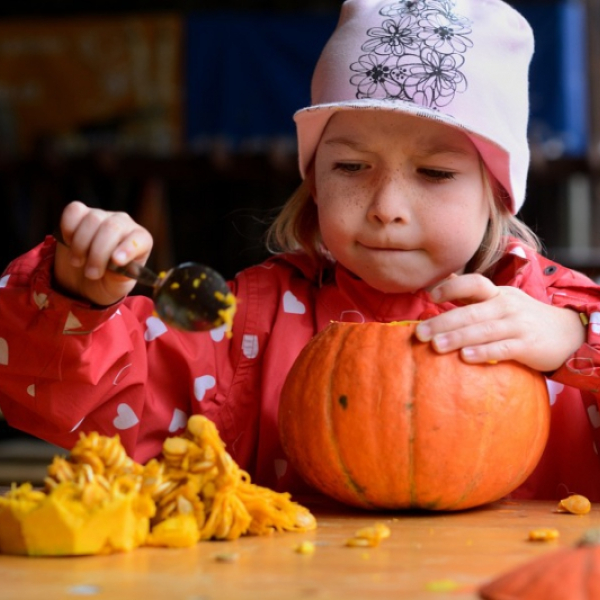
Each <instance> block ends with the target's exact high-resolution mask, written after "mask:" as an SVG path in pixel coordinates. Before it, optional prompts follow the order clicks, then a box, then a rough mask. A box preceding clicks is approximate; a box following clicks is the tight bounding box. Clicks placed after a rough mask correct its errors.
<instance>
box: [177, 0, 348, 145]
mask: <svg viewBox="0 0 600 600" xmlns="http://www.w3.org/2000/svg"><path fill="white" fill-rule="evenodd" d="M336 21H337V14H336V15H334V14H329V13H328V14H311V13H306V14H305V13H302V14H296V13H294V14H289V13H282V14H273V13H261V12H254V11H253V12H252V13H250V12H248V13H243V12H241V13H236V12H231V11H228V12H225V11H223V12H217V13H206V14H193V15H191V16H190V17H189V18H188V20H187V25H186V28H185V29H186V33H185V35H186V52H185V55H186V86H187V94H186V96H187V100H186V104H187V106H186V108H185V112H186V120H187V140H188V143H189V144H190V145H191V147H192V148H194V147H199V146H200V147H201V146H202V145H203V144H204V143H205V142H206V141H207V140H208V141H210V140H211V139H214V138H220V139H223V140H225V141H226V142H227V143H228V144H229V145H230V146H231V147H232V148H233V149H236V148H239V146H240V145H244V144H245V143H246V144H247V143H248V142H249V141H254V142H256V141H257V140H261V139H262V140H272V139H274V138H280V137H286V136H287V137H290V138H293V137H294V136H295V126H294V122H293V120H292V115H293V113H294V112H295V111H296V110H298V109H299V108H302V107H303V106H307V105H308V104H309V103H310V80H311V77H312V72H313V69H314V67H315V64H316V62H317V59H318V58H319V54H320V52H321V49H322V48H323V46H324V45H325V42H326V41H327V39H328V38H329V36H330V35H331V32H332V31H333V29H334V28H335V24H336Z"/></svg>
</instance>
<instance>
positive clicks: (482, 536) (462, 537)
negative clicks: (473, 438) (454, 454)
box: [0, 499, 600, 600]
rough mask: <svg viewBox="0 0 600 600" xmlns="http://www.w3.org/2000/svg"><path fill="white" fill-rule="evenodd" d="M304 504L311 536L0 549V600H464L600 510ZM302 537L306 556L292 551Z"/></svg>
mask: <svg viewBox="0 0 600 600" xmlns="http://www.w3.org/2000/svg"><path fill="white" fill-rule="evenodd" d="M303 504H305V505H307V506H309V507H310V508H311V510H312V511H313V512H314V514H315V516H316V517H317V521H318V527H317V529H316V530H315V531H312V532H309V533H277V534H274V535H271V536H265V537H244V538H241V539H239V540H235V541H232V542H200V543H199V544H197V545H196V546H194V547H193V548H188V549H166V548H165V549H163V548H138V549H136V550H133V551H132V552H129V553H121V554H112V555H106V556H90V557H63V558H30V557H18V556H8V555H0V599H1V600H13V599H14V600H17V599H18V600H39V599H40V598H44V600H55V599H61V600H62V599H71V598H77V597H79V596H86V597H90V598H93V599H98V600H100V599H107V600H108V599H110V600H119V599H121V598H123V599H125V598H127V599H128V600H129V599H131V598H143V599H144V600H149V599H154V598H157V599H158V598H160V599H161V600H162V599H164V598H168V599H174V600H230V599H235V600H246V599H248V600H250V599H252V600H271V599H273V600H296V599H303V600H305V599H307V598H308V599H315V600H330V599H336V600H337V599H340V600H342V599H343V600H352V599H361V600H363V599H367V598H368V599H370V598H382V599H387V598H390V599H391V598H394V599H397V598H401V599H409V600H421V599H427V600H438V599H441V598H445V599H456V600H468V599H469V600H471V599H474V598H478V595H477V588H478V586H479V585H481V584H482V583H484V582H485V581H487V580H489V579H490V578H493V577H495V576H496V575H498V574H500V573H501V572H504V571H505V570H507V569H510V568H512V567H515V566H517V565H520V564H522V563H524V562H526V561H528V560H530V559H533V558H534V557H536V556H539V555H541V554H543V553H546V552H554V551H555V550H556V549H558V548H560V547H563V546H567V545H570V544H573V543H574V542H576V541H577V540H578V539H579V538H580V537H581V535H582V534H583V533H584V532H585V531H586V530H587V529H590V528H594V527H600V507H596V506H593V508H592V511H591V512H590V513H588V514H587V515H583V516H576V515H572V514H566V513H559V512H557V511H556V503H554V502H515V501H501V502H497V503H495V504H492V505H489V506H486V507H483V508H479V509H474V510H470V511H464V512H459V513H443V514H440V513H415V512H394V513H370V512H362V511H359V510H354V509H348V508H345V507H341V506H339V505H335V504H332V503H329V502H327V501H325V500H319V499H311V500H305V501H304V502H303ZM378 522H382V523H386V524H387V525H388V526H389V528H390V529H391V536H390V537H389V538H388V539H385V540H383V541H382V542H381V544H380V545H379V546H377V547H374V548H352V547H347V546H346V545H345V542H346V540H347V539H348V538H349V537H350V536H352V535H353V534H354V532H355V531H356V530H357V529H358V528H360V527H364V526H369V525H374V524H375V523H378ZM538 527H553V528H556V529H558V530H559V532H560V537H559V539H558V540H556V541H553V542H531V541H528V539H527V538H528V534H529V531H530V530H531V529H534V528H538ZM305 540H310V541H311V542H313V543H314V545H315V551H314V553H312V554H301V553H298V552H296V550H295V549H296V546H297V545H298V544H299V543H300V542H303V541H305ZM223 558H229V559H232V560H230V561H226V560H223Z"/></svg>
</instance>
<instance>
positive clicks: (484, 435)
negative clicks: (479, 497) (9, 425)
mask: <svg viewBox="0 0 600 600" xmlns="http://www.w3.org/2000/svg"><path fill="white" fill-rule="evenodd" d="M492 402H493V400H492V399H491V398H490V396H489V395H488V396H487V397H486V404H485V410H486V412H491V411H490V408H492V407H490V403H492ZM492 424H493V423H492V421H491V420H490V419H485V420H484V426H483V428H482V429H481V431H480V436H479V441H480V443H479V446H478V448H477V452H474V454H475V455H476V456H477V460H476V462H475V463H474V464H473V471H474V475H473V477H472V478H471V480H470V481H469V484H468V485H467V486H466V487H465V488H464V490H463V492H462V494H461V495H460V496H459V498H458V499H457V500H456V501H454V502H451V503H450V504H448V505H446V506H445V507H444V508H445V509H446V510H452V509H453V508H454V507H455V506H460V505H461V504H463V502H465V500H467V499H468V498H469V495H470V494H471V493H472V492H473V490H476V489H477V486H478V485H479V484H480V482H481V478H482V476H483V474H484V472H485V469H486V465H485V464H483V463H484V458H485V457H487V456H488V451H487V450H488V447H489V445H490V443H491V440H492V437H493V436H491V435H489V433H490V432H491V430H492ZM521 472H522V471H521ZM521 472H519V475H520V474H521Z"/></svg>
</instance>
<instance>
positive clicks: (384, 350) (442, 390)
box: [279, 323, 550, 510]
mask: <svg viewBox="0 0 600 600" xmlns="http://www.w3.org/2000/svg"><path fill="white" fill-rule="evenodd" d="M414 329H415V324H414V323H406V324H403V323H390V324H383V323H364V324H356V323H332V324H331V325H329V326H328V327H327V328H326V329H325V330H323V331H322V332H320V333H319V334H317V335H316V336H315V337H314V338H313V339H312V340H311V341H310V342H309V344H308V345H307V346H306V347H305V348H304V349H303V351H302V352H301V353H300V355H299V356H298V358H297V360H296V362H295V363H294V365H293V367H292V369H291V370H290V373H289V375H288V377H287V379H286V382H285V384H284V386H283V389H282V394H281V403H280V408H279V427H280V434H281V440H282V444H283V447H284V450H285V452H286V454H287V456H288V458H289V460H290V461H291V463H292V465H294V467H295V468H296V470H297V471H298V472H299V473H300V475H302V476H303V478H304V479H305V480H306V481H307V482H308V483H309V484H311V485H312V486H313V487H315V488H317V489H318V490H320V491H321V492H323V493H325V494H327V495H329V496H331V497H333V498H335V499H337V500H339V501H341V502H344V503H347V504H351V505H354V506H360V507H363V508H390V509H400V508H425V509H434V510H458V509H464V508H469V507H473V506H477V505H480V504H485V503H487V502H491V501H493V500H497V499H498V498H501V497H502V496H504V495H506V494H508V493H509V492H511V491H512V490H513V489H515V488H516V487H518V486H519V485H520V484H521V483H522V482H523V481H524V480H525V479H526V478H527V476H528V475H529V474H530V473H531V472H532V471H533V469H534V468H535V466H536V464H537V462H538V461H539V459H540V457H541V454H542V451H543V449H544V446H545V443H546V440H547V437H548V431H549V423H550V407H549V401H548V391H547V387H546V383H545V379H544V377H543V376H542V375H540V374H539V373H537V372H535V371H533V370H531V369H529V368H528V367H525V366H523V365H520V364H518V363H516V362H508V361H507V362H501V363H498V364H494V365H491V364H490V365H487V364H486V365H468V364H467V363H465V362H463V361H462V360H461V359H460V357H459V355H458V353H450V354H443V355H442V354H438V353H436V352H435V351H433V350H432V349H431V346H430V344H426V343H421V342H419V341H418V340H417V339H416V337H415V336H414V335H413V334H414Z"/></svg>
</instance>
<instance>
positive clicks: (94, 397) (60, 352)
mask: <svg viewBox="0 0 600 600" xmlns="http://www.w3.org/2000/svg"><path fill="white" fill-rule="evenodd" d="M54 252H55V242H54V240H52V239H51V238H48V239H46V240H45V242H44V243H43V244H41V245H40V246H38V247H37V248H35V249H33V250H32V251H30V252H29V253H27V254H25V255H24V256H22V257H20V258H18V259H17V260H15V261H13V262H12V263H11V264H10V265H9V266H8V267H7V269H6V271H5V273H4V274H3V277H2V278H1V279H0V409H1V410H2V412H3V414H4V416H5V417H6V420H7V422H8V423H9V424H10V425H11V426H13V427H15V428H17V429H20V430H23V431H26V432H28V433H30V434H32V435H34V436H36V437H39V438H42V439H45V440H47V441H49V442H51V443H54V444H56V445H58V446H61V447H64V448H70V447H72V445H73V444H74V443H75V441H76V440H77V439H78V437H79V433H80V432H81V431H91V430H96V431H99V432H100V433H103V434H105V435H110V436H113V435H115V434H118V435H119V437H120V439H121V441H122V442H123V444H124V446H125V448H126V450H127V451H128V453H129V454H130V455H131V456H132V457H134V458H135V459H136V460H140V461H145V460H147V459H148V458H150V457H152V456H156V455H157V454H158V453H159V452H160V448H161V444H162V440H163V439H164V437H166V435H169V434H171V435H174V434H175V433H176V432H177V431H178V430H180V429H182V428H183V427H184V426H185V423H186V421H187V418H186V417H187V415H189V414H190V413H191V412H201V411H202V410H206V411H207V412H210V410H211V406H210V403H208V404H207V405H206V406H205V407H203V408H202V409H198V408H197V407H195V406H194V407H191V406H190V404H191V402H192V399H193V398H194V394H195V395H196V398H198V397H199V396H200V395H201V392H202V390H201V389H200V388H202V386H205V387H206V386H207V385H210V383H211V382H212V381H213V380H214V377H213V376H212V375H209V374H212V373H216V371H217V366H216V362H217V361H222V362H224V363H225V362H227V361H228V360H229V355H228V341H227V338H226V336H224V335H221V336H220V338H218V337H215V335H214V333H213V332H211V333H210V334H209V333H198V334H189V335H187V336H186V335H181V334H180V333H179V332H176V331H174V330H171V329H167V328H166V327H165V325H164V324H163V323H162V322H161V321H160V320H159V319H158V318H156V317H155V316H153V303H152V301H151V300H150V299H149V298H146V297H143V296H132V297H129V298H127V299H126V300H124V301H122V302H120V303H117V304H115V305H113V306H110V307H108V308H97V307H94V306H92V305H90V304H87V303H85V302H82V301H77V300H74V299H72V298H68V297H66V296H65V295H62V294H60V293H59V292H57V291H56V290H55V289H54V288H53V287H52V265H53V262H54ZM190 335H192V336H194V339H193V340H190ZM196 336H197V337H196ZM219 370H220V372H221V373H222V378H223V380H222V381H220V382H219V385H220V386H224V387H226V386H227V385H228V382H227V381H225V379H226V378H227V377H229V376H230V374H231V369H230V368H229V369H228V368H227V367H226V366H225V365H224V366H222V367H221V368H220V369H219ZM150 372H151V373H152V377H151V378H150V377H149V376H148V375H149V373H150ZM203 374H206V376H204V375H203ZM203 376H204V379H202V377H203ZM211 378H212V379H211ZM150 379H151V381H152V383H151V385H150V384H149V383H148V382H149V380H150ZM214 396H215V397H217V398H218V394H215V395H214ZM214 401H215V400H213V402H214ZM217 402H218V400H217Z"/></svg>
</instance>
